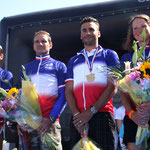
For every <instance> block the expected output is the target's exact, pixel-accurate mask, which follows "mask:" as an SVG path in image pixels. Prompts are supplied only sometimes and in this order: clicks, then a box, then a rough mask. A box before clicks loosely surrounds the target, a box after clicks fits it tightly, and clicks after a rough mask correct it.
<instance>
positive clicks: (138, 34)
mask: <svg viewBox="0 0 150 150" xmlns="http://www.w3.org/2000/svg"><path fill="white" fill-rule="evenodd" d="M144 28H145V32H146V38H145V42H146V44H147V46H146V48H145V56H146V58H148V57H150V46H149V44H150V17H149V16H147V15H145V14H139V15H136V16H134V17H132V18H131V20H130V23H129V29H128V34H127V40H126V43H125V49H126V50H129V51H130V52H129V53H126V54H125V55H123V57H122V62H125V61H132V56H133V49H132V43H133V41H134V40H135V41H139V43H138V48H140V47H142V46H143V37H142V31H143V29H144ZM120 98H121V101H122V104H123V105H124V107H125V109H126V116H125V118H124V139H123V140H124V143H125V144H127V147H128V150H143V149H144V148H138V147H137V146H136V144H135V137H136V132H137V126H138V125H140V126H144V125H145V123H147V122H148V121H149V116H148V115H146V113H147V111H148V109H146V108H145V107H144V106H141V109H140V110H139V111H137V110H136V108H135V104H134V102H133V101H132V99H131V97H130V96H129V95H128V94H127V93H124V92H122V91H121V92H120ZM149 106H150V105H149ZM149 109H150V107H149ZM141 110H142V111H141ZM142 115H143V116H142ZM141 116H142V117H141Z"/></svg>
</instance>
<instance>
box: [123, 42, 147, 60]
mask: <svg viewBox="0 0 150 150" xmlns="http://www.w3.org/2000/svg"><path fill="white" fill-rule="evenodd" d="M139 49H140V48H139ZM133 53H134V51H132V52H128V53H126V54H124V55H123V56H122V58H121V61H122V62H125V61H131V62H132V56H133ZM145 57H146V58H149V57H150V46H149V45H147V46H146V47H145Z"/></svg>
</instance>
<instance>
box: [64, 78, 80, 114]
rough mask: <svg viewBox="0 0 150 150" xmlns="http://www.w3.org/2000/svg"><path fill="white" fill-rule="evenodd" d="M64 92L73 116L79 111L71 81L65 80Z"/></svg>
mask: <svg viewBox="0 0 150 150" xmlns="http://www.w3.org/2000/svg"><path fill="white" fill-rule="evenodd" d="M65 94H66V100H67V103H68V106H69V108H70V110H71V112H72V115H73V116H74V115H75V114H77V113H78V112H80V111H79V110H78V107H77V103H76V99H75V97H74V94H73V81H69V82H66V90H65Z"/></svg>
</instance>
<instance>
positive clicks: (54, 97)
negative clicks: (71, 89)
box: [25, 54, 66, 118]
mask: <svg viewBox="0 0 150 150" xmlns="http://www.w3.org/2000/svg"><path fill="white" fill-rule="evenodd" d="M25 69H26V73H27V76H28V77H29V78H31V81H32V83H33V85H34V86H35V89H36V91H37V93H38V98H39V103H40V108H41V112H42V115H43V117H46V118H47V117H48V116H53V117H54V118H58V116H59V115H60V112H61V110H62V108H63V106H64V104H65V103H66V101H65V84H64V81H65V74H66V66H65V65H64V64H63V63H62V62H60V61H57V60H54V59H53V58H51V57H50V55H49V54H47V55H44V56H36V59H35V60H34V61H32V62H30V63H29V64H27V65H25Z"/></svg>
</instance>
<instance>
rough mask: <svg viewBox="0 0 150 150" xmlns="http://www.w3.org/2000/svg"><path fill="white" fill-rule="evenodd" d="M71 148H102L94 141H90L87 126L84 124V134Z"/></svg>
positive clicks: (97, 149) (78, 149) (89, 149)
mask: <svg viewBox="0 0 150 150" xmlns="http://www.w3.org/2000/svg"><path fill="white" fill-rule="evenodd" d="M72 150H102V149H101V148H99V146H98V145H97V144H96V142H94V141H92V140H91V139H89V137H88V126H84V134H83V135H82V138H81V139H80V140H79V141H78V142H77V144H76V145H75V146H74V147H73V149H72Z"/></svg>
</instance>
